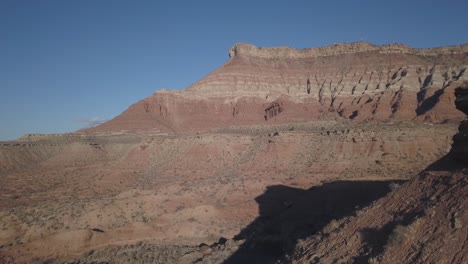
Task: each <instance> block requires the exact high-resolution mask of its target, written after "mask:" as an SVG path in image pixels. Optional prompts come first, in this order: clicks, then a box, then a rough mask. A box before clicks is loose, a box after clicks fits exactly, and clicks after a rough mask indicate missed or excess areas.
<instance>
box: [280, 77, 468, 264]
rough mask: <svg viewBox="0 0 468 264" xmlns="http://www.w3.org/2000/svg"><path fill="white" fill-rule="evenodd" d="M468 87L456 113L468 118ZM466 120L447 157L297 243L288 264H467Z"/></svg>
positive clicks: (459, 96) (460, 96) (459, 97)
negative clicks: (461, 112) (368, 205)
mask: <svg viewBox="0 0 468 264" xmlns="http://www.w3.org/2000/svg"><path fill="white" fill-rule="evenodd" d="M467 94H468V84H467V83H464V84H463V85H462V86H461V87H459V88H457V90H456V92H455V95H456V97H457V99H456V101H455V103H456V106H457V109H459V110H461V111H463V112H464V113H465V115H468V100H467V97H466V96H467ZM467 132H468V130H467V129H466V120H465V121H463V122H462V123H461V125H460V127H459V132H458V134H456V135H455V136H454V144H453V146H452V151H451V152H450V154H449V155H447V157H446V158H444V159H442V160H440V161H439V162H437V163H436V164H434V165H433V166H429V167H428V169H427V170H426V171H424V172H422V173H421V174H419V175H418V176H417V177H416V178H414V179H412V180H410V181H409V182H408V183H406V184H404V185H403V186H402V187H400V188H398V189H397V190H395V191H394V192H392V193H391V194H390V195H388V196H387V197H385V198H383V199H381V200H379V201H377V202H376V203H374V204H373V205H371V206H370V207H367V208H365V209H363V210H361V211H359V212H357V213H356V215H354V216H351V217H346V218H343V219H340V220H338V221H335V222H333V223H332V224H330V225H328V226H327V227H326V228H325V229H324V230H323V232H322V233H320V234H316V235H314V236H312V237H310V238H307V239H305V240H303V241H301V242H300V243H299V246H297V247H296V249H295V251H294V254H293V256H292V257H291V258H290V259H289V261H290V262H292V263H305V262H312V263H332V262H346V263H348V262H349V263H352V262H354V263H397V262H398V263H402V262H404V263H428V262H431V263H466V262H467V261H468V237H467V234H468V226H467V223H468V168H467V165H468V163H467V159H466V158H467V153H468V152H467V146H468V145H467V140H466V139H467Z"/></svg>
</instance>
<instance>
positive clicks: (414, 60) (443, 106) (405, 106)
mask: <svg viewBox="0 0 468 264" xmlns="http://www.w3.org/2000/svg"><path fill="white" fill-rule="evenodd" d="M467 54H468V45H462V46H452V47H442V48H435V49H413V48H410V47H407V46H405V45H401V44H395V45H384V46H377V45H372V44H369V43H363V42H358V43H351V44H336V45H332V46H327V47H321V48H309V49H301V50H298V49H291V48H286V47H279V48H258V47H255V46H253V45H249V44H236V45H234V47H232V48H231V49H230V51H229V55H230V58H229V60H228V61H227V62H226V63H225V64H224V65H223V66H221V67H220V68H218V69H216V70H215V71H213V72H211V73H210V74H208V75H207V76H206V77H204V78H203V79H201V80H200V81H198V82H196V83H195V84H193V85H191V86H190V87H188V88H187V89H185V90H182V91H158V92H156V93H155V94H153V95H151V96H150V97H148V98H146V99H144V100H142V101H140V102H137V103H136V104H134V105H132V106H130V108H128V109H127V110H126V111H125V112H123V113H122V114H121V115H119V116H117V117H116V118H114V119H112V120H110V121H109V122H106V123H104V124H102V125H100V126H97V127H94V128H90V129H87V130H85V131H88V132H106V131H121V130H132V131H142V130H151V131H160V132H166V133H185V132H194V131H207V130H209V129H213V128H221V127H226V126H231V125H252V124H269V123H285V122H297V121H311V120H317V119H323V118H330V114H329V113H333V115H336V117H338V116H339V117H341V118H344V119H349V120H353V121H358V122H359V121H367V120H380V121H387V120H413V119H416V120H419V121H425V122H433V123H440V122H447V121H457V122H458V121H460V120H461V119H462V118H463V117H464V116H463V115H462V114H461V113H460V112H458V111H456V110H455V109H453V107H452V104H453V101H454V99H455V98H454V96H453V89H454V88H455V87H458V86H459V85H460V83H462V82H463V81H465V80H468V75H467V74H466V73H465V71H466V67H467V65H468V56H467ZM272 105H281V112H279V111H277V113H276V114H275V115H274V116H275V118H269V115H270V113H267V112H269V110H268V109H269V108H271V106H272ZM333 115H332V116H333ZM266 117H267V118H266Z"/></svg>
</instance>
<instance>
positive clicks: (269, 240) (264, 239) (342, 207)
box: [224, 181, 402, 264]
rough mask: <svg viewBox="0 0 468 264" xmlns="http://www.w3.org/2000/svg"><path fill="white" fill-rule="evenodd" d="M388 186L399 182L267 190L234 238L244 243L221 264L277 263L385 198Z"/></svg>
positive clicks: (270, 187)
mask: <svg viewBox="0 0 468 264" xmlns="http://www.w3.org/2000/svg"><path fill="white" fill-rule="evenodd" d="M392 183H402V181H336V182H331V183H325V184H323V185H321V186H316V187H312V188H310V189H308V190H303V189H299V188H293V187H289V186H284V185H274V186H269V187H268V188H267V190H266V191H265V193H263V194H262V195H260V196H258V197H257V198H256V199H255V200H256V201H257V203H258V206H259V217H257V218H256V219H255V220H254V221H253V222H252V223H251V224H249V225H248V226H247V227H246V228H244V229H243V230H242V231H241V232H240V233H239V234H238V235H237V236H236V237H235V238H234V239H235V240H245V241H244V243H243V244H242V245H241V246H240V247H239V249H238V250H237V251H236V252H235V253H234V254H233V255H232V256H231V257H229V258H228V259H227V260H226V261H225V262H224V263H226V264H231V263H275V262H277V261H281V260H282V259H283V258H284V256H286V255H289V254H290V253H291V252H292V250H293V249H294V246H295V245H296V243H297V242H298V240H299V239H303V238H306V237H309V236H311V235H314V234H316V233H318V232H320V230H321V229H322V228H324V227H325V226H326V225H327V224H329V223H330V222H331V221H332V220H337V219H340V218H343V217H346V216H349V215H352V214H354V212H355V211H356V210H358V209H359V208H362V207H365V206H368V205H369V204H371V203H372V202H373V201H375V200H377V199H379V198H381V197H383V196H385V195H386V194H387V193H388V192H390V191H391V187H390V185H391V184H392Z"/></svg>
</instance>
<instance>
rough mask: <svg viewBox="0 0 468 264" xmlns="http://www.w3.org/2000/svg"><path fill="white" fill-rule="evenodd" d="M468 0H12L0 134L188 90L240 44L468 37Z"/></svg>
mask: <svg viewBox="0 0 468 264" xmlns="http://www.w3.org/2000/svg"><path fill="white" fill-rule="evenodd" d="M466 10H468V1H466V0H465V1H452V0H448V1H399V0H394V1H378V0H373V1H336V0H335V1H312V0H309V1H305V0H291V1H286V0H282V1H275V0H270V1H246V0H238V1H221V0H217V1H214V0H213V1H211V0H209V1H204V0H199V1H177V0H175V1H174V0H173V1H157V0H154V1H130V0H129V1H117V0H113V1H110V0H109V1H105V0H93V1H87V0H80V1H71V0H57V1H47V0H40V1H37V0H29V1H24V0H1V1H0V140H9V139H14V138H17V137H19V136H21V135H22V134H25V133H64V132H71V131H75V130H77V129H80V128H82V127H85V126H87V125H88V123H89V122H90V123H93V122H99V121H101V120H105V119H110V118H112V117H114V116H116V115H118V114H120V113H121V112H122V111H124V110H125V109H126V108H127V107H128V106H129V105H131V104H132V103H134V102H136V101H138V100H140V99H143V98H145V97H147V96H149V95H151V94H152V93H153V92H155V91H157V90H159V89H161V88H165V89H183V88H186V87H187V86H189V85H190V84H192V83H194V82H196V81H197V80H199V79H201V78H202V77H203V76H204V75H206V74H207V73H209V72H210V71H212V70H214V69H215V68H217V67H218V66H220V65H222V64H223V63H224V62H225V61H226V60H227V59H228V49H229V47H231V46H232V45H233V44H235V43H237V42H245V43H252V44H254V45H257V46H290V47H294V48H305V47H315V46H324V45H329V44H333V43H343V42H353V41H360V40H362V41H368V42H371V43H375V44H387V43H405V44H407V45H410V46H413V47H418V48H424V47H436V46H444V45H455V44H464V43H468V16H467V15H466Z"/></svg>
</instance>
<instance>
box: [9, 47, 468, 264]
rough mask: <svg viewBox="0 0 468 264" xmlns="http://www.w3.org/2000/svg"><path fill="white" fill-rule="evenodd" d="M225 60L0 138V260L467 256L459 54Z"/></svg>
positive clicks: (466, 104)
mask: <svg viewBox="0 0 468 264" xmlns="http://www.w3.org/2000/svg"><path fill="white" fill-rule="evenodd" d="M228 52H229V53H228V54H229V59H228V60H227V61H226V62H225V64H223V65H222V66H220V67H219V68H217V69H216V70H214V71H212V72H211V73H209V74H208V75H207V76H205V77H203V78H202V79H201V80H199V81H198V82H196V83H194V84H193V85H191V86H189V87H187V88H186V89H184V90H178V91H169V90H160V91H157V92H155V93H154V94H152V95H150V96H149V97H147V98H145V99H143V100H141V101H138V102H136V103H135V104H133V105H131V106H130V107H129V108H128V109H127V110H126V111H124V112H123V113H122V114H120V115H119V116H117V117H115V118H113V119H111V120H109V121H107V122H105V123H103V124H100V125H98V126H95V127H90V128H85V129H82V130H79V131H76V132H73V133H66V134H26V135H24V136H22V137H21V138H18V139H17V140H14V141H4V142H0V195H1V196H0V262H1V263H466V262H468V236H467V234H468V211H467V209H468V200H467V194H468V185H467V183H468V180H467V176H468V175H467V174H468V168H467V167H468V159H467V158H468V121H467V120H466V117H467V114H468V73H467V72H466V68H467V65H468V45H459V46H447V47H440V48H433V49H414V48H411V47H409V46H406V45H403V44H391V45H373V44H370V43H366V42H354V43H349V44H334V45H330V46H325V47H318V48H306V49H293V48H288V47H275V48H261V47H256V46H254V45H250V44H243V43H238V44H235V45H234V46H233V47H232V48H231V49H230V50H229V51H228Z"/></svg>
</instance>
